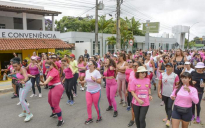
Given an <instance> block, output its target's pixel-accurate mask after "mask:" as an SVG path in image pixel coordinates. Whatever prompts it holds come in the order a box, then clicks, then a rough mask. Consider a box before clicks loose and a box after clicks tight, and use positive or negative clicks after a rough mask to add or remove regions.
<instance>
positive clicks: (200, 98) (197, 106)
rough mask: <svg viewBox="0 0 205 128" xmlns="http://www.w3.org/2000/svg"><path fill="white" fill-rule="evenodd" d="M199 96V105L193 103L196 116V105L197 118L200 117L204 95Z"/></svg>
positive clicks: (193, 111) (193, 112)
mask: <svg viewBox="0 0 205 128" xmlns="http://www.w3.org/2000/svg"><path fill="white" fill-rule="evenodd" d="M198 96H199V103H198V104H194V103H192V114H193V115H195V105H196V108H197V110H196V111H197V116H198V117H199V116H200V111H201V100H202V97H203V93H201V94H198Z"/></svg>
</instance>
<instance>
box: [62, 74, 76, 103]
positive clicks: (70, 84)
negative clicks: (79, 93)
mask: <svg viewBox="0 0 205 128" xmlns="http://www.w3.org/2000/svg"><path fill="white" fill-rule="evenodd" d="M73 80H74V78H70V79H65V84H64V87H65V92H66V94H67V96H68V99H69V100H73V93H72V91H71V90H72V88H73Z"/></svg>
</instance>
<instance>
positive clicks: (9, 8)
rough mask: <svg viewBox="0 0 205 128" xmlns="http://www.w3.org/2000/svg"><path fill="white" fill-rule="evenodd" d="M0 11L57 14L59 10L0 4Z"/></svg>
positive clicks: (45, 14)
mask: <svg viewBox="0 0 205 128" xmlns="http://www.w3.org/2000/svg"><path fill="white" fill-rule="evenodd" d="M0 11H8V12H17V13H23V12H25V13H30V14H38V15H44V16H58V15H59V14H61V12H57V11H49V10H44V9H35V8H25V7H15V6H7V5H0Z"/></svg>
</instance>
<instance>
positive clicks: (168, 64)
mask: <svg viewBox="0 0 205 128" xmlns="http://www.w3.org/2000/svg"><path fill="white" fill-rule="evenodd" d="M167 66H170V67H173V65H172V63H167V64H166V65H165V67H167Z"/></svg>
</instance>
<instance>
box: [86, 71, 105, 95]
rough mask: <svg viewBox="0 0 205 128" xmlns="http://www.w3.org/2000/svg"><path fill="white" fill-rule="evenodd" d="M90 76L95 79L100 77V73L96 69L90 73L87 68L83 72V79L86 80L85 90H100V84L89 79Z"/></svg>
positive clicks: (94, 91) (91, 91) (92, 91)
mask: <svg viewBox="0 0 205 128" xmlns="http://www.w3.org/2000/svg"><path fill="white" fill-rule="evenodd" d="M91 76H92V77H94V78H95V79H96V80H97V79H99V78H101V74H100V72H99V71H98V70H96V69H95V70H94V71H93V72H91V73H90V71H89V70H87V71H86V72H85V81H86V82H87V91H88V92H90V93H97V92H98V91H99V90H101V86H100V84H98V83H97V82H94V81H93V80H92V79H91Z"/></svg>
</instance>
